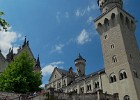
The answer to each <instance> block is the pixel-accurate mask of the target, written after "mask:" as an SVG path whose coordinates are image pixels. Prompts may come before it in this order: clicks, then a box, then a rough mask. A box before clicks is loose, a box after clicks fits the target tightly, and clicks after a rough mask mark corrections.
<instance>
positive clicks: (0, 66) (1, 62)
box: [0, 37, 41, 73]
mask: <svg viewBox="0 0 140 100" xmlns="http://www.w3.org/2000/svg"><path fill="white" fill-rule="evenodd" d="M25 51H26V52H27V53H28V54H29V55H30V57H31V58H32V59H33V62H34V67H33V68H34V69H33V70H34V71H36V72H40V71H41V66H40V59H39V56H38V58H37V59H35V58H34V55H33V53H32V51H31V49H30V47H29V41H27V40H26V37H25V40H24V43H23V45H22V47H21V46H20V47H19V48H18V50H17V53H16V54H15V53H14V52H13V48H10V49H9V53H8V54H7V55H6V57H4V56H3V54H2V53H1V50H0V73H2V72H3V71H4V70H5V69H6V67H7V66H8V64H9V63H10V62H11V61H13V59H14V58H15V57H17V56H19V55H20V54H21V53H23V52H25Z"/></svg>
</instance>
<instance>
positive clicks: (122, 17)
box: [120, 13, 124, 23]
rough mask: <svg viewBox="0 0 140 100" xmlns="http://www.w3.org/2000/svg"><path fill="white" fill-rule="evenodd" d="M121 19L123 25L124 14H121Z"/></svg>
mask: <svg viewBox="0 0 140 100" xmlns="http://www.w3.org/2000/svg"><path fill="white" fill-rule="evenodd" d="M120 19H121V23H124V16H123V14H122V13H120Z"/></svg>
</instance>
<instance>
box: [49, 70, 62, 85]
mask: <svg viewBox="0 0 140 100" xmlns="http://www.w3.org/2000/svg"><path fill="white" fill-rule="evenodd" d="M61 77H62V75H61V74H60V73H59V72H58V70H57V68H55V69H54V71H53V73H52V74H51V77H50V79H49V83H51V82H54V81H56V80H58V79H60V78H61Z"/></svg>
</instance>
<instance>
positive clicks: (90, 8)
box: [75, 3, 98, 17]
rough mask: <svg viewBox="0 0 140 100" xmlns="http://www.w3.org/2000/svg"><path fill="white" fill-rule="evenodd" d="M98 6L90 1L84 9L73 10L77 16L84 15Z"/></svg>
mask: <svg viewBox="0 0 140 100" xmlns="http://www.w3.org/2000/svg"><path fill="white" fill-rule="evenodd" d="M97 9H98V6H97V5H96V4H95V3H92V4H91V5H88V6H87V7H86V8H85V9H77V10H76V12H75V15H76V16H77V17H79V16H84V15H85V14H87V13H89V12H90V11H92V10H97Z"/></svg>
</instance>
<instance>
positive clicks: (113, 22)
mask: <svg viewBox="0 0 140 100" xmlns="http://www.w3.org/2000/svg"><path fill="white" fill-rule="evenodd" d="M111 21H112V26H114V25H115V14H114V13H112V15H111Z"/></svg>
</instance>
